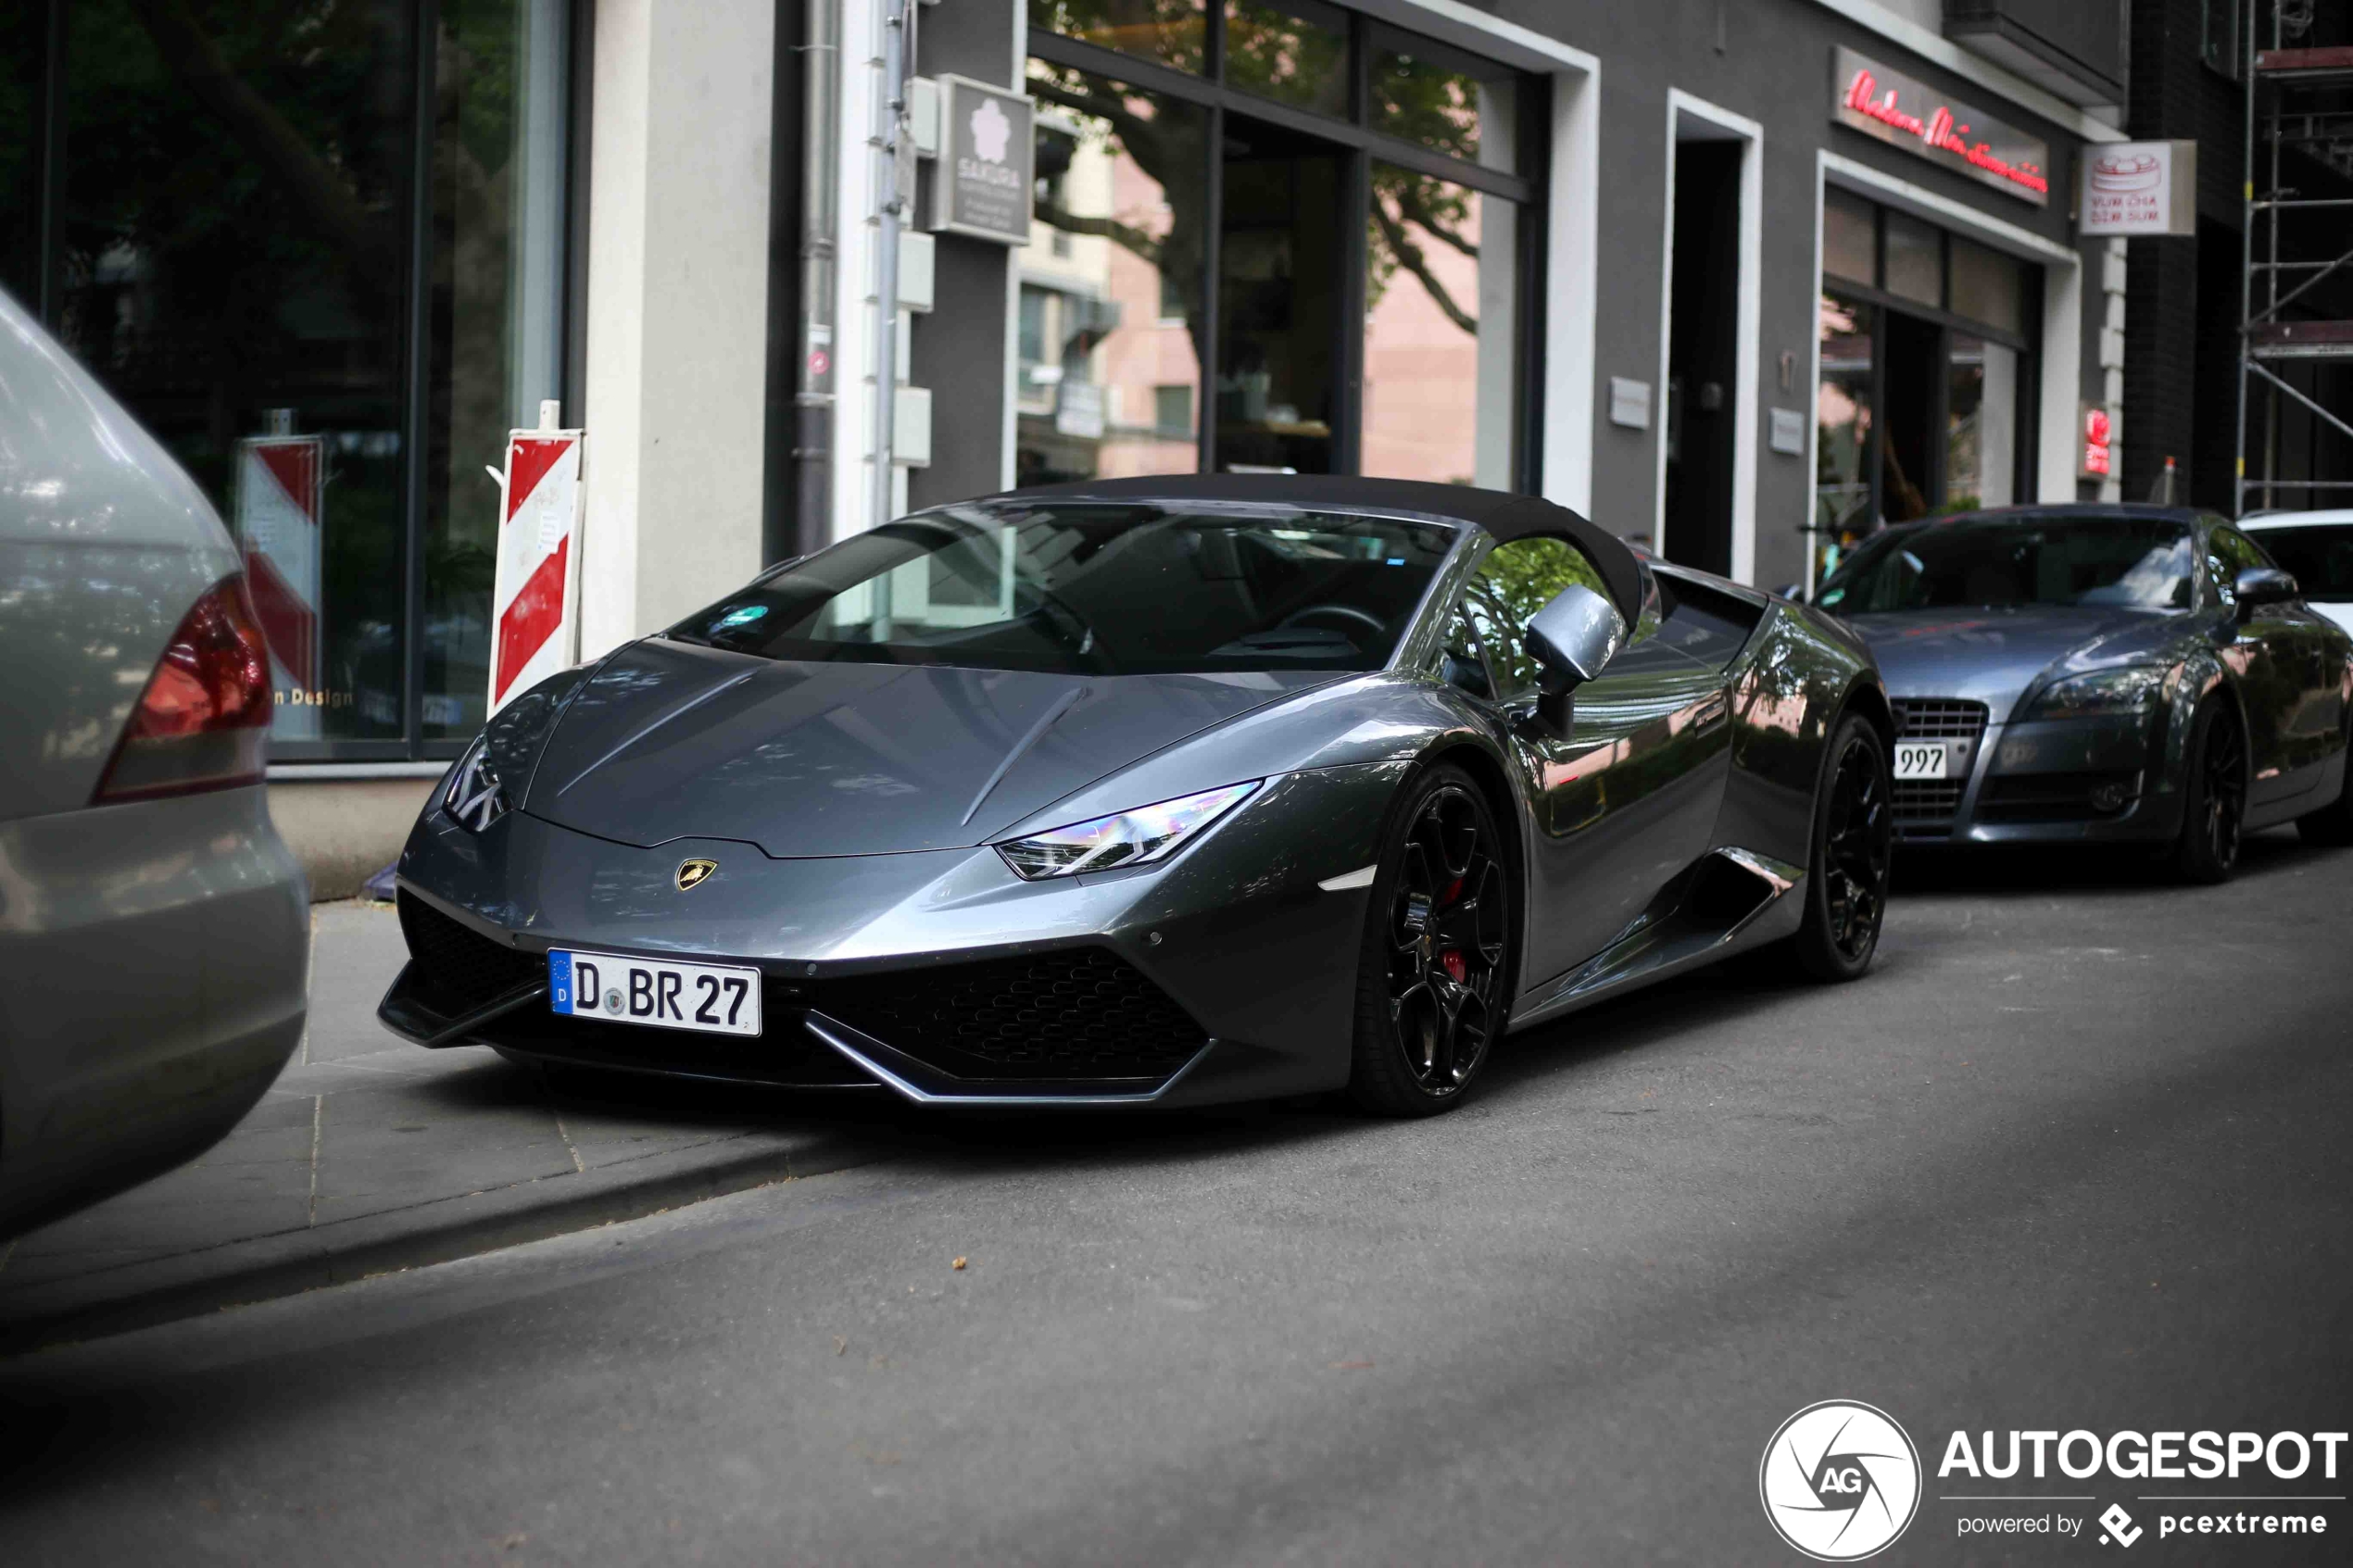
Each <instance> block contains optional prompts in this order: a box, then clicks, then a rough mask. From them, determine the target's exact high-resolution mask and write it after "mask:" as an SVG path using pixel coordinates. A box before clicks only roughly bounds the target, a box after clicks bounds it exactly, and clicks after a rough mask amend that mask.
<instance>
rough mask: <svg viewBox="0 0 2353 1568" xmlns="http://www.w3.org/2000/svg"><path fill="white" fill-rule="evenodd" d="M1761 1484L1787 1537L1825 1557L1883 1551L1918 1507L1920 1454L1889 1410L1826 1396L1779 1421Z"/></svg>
mask: <svg viewBox="0 0 2353 1568" xmlns="http://www.w3.org/2000/svg"><path fill="white" fill-rule="evenodd" d="M1756 1489H1757V1492H1758V1494H1759V1495H1760V1496H1761V1497H1762V1498H1763V1499H1764V1500H1765V1517H1766V1518H1768V1519H1769V1520H1771V1521H1772V1524H1773V1528H1774V1529H1775V1530H1776V1531H1778V1532H1779V1533H1780V1537H1781V1539H1783V1540H1785V1541H1787V1542H1788V1543H1789V1544H1790V1545H1791V1546H1793V1547H1795V1548H1796V1549H1798V1550H1799V1551H1802V1552H1804V1553H1805V1554H1806V1556H1808V1557H1810V1558H1813V1559H1815V1560H1816V1561H1817V1562H1856V1561H1857V1560H1859V1559H1861V1558H1866V1557H1869V1556H1870V1555H1871V1554H1872V1553H1874V1552H1877V1551H1881V1550H1883V1549H1886V1548H1887V1547H1888V1546H1890V1545H1892V1544H1893V1543H1894V1540H1895V1537H1898V1536H1900V1535H1902V1534H1903V1533H1904V1529H1905V1526H1906V1525H1908V1524H1911V1522H1912V1515H1913V1514H1914V1513H1915V1512H1918V1511H1919V1505H1920V1456H1919V1449H1915V1448H1913V1447H1912V1439H1911V1438H1910V1437H1908V1436H1906V1435H1905V1432H1904V1429H1903V1428H1902V1427H1901V1426H1898V1425H1896V1424H1895V1420H1894V1417H1893V1416H1891V1415H1889V1414H1888V1413H1887V1412H1886V1411H1881V1410H1876V1409H1874V1408H1872V1407H1871V1406H1869V1405H1864V1404H1857V1403H1856V1402H1855V1401H1854V1400H1852V1399H1825V1400H1823V1401H1822V1402H1821V1403H1820V1404H1818V1405H1808V1406H1806V1408H1805V1409H1804V1410H1802V1411H1798V1412H1797V1413H1796V1414H1795V1415H1793V1416H1791V1417H1790V1418H1789V1419H1788V1420H1787V1421H1784V1422H1782V1423H1781V1427H1780V1431H1778V1432H1776V1433H1774V1434H1773V1440H1772V1441H1771V1442H1769V1443H1768V1444H1766V1445H1765V1460H1764V1462H1763V1463H1762V1464H1760V1465H1758V1466H1757V1470H1756Z"/></svg>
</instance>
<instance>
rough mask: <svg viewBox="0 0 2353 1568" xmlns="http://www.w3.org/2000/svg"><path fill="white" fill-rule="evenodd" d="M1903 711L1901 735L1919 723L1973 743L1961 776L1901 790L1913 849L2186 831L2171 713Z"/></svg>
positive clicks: (1926, 701) (1900, 812)
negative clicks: (2012, 715) (2057, 716)
mask: <svg viewBox="0 0 2353 1568" xmlns="http://www.w3.org/2000/svg"><path fill="white" fill-rule="evenodd" d="M1896 706H1897V708H1898V709H1899V712H1900V713H1902V714H1904V715H1905V717H1901V718H1899V720H1898V729H1899V731H1901V732H1903V733H1902V734H1899V736H1898V738H1899V739H1901V738H1910V736H1911V734H1912V733H1913V730H1912V727H1913V725H1915V724H1916V723H1917V724H1919V725H1921V727H1922V728H1923V729H1928V730H1929V733H1932V734H1938V735H1941V736H1944V738H1947V739H1949V740H1953V741H1956V742H1957V743H1958V744H1959V745H1961V746H1963V747H1965V751H1964V753H1963V756H1964V758H1965V760H1964V761H1963V762H1962V764H1961V771H1960V772H1959V773H1958V775H1957V777H1954V778H1950V779H1947V780H1944V781H1942V782H1941V783H1933V782H1931V783H1925V784H1908V785H1907V784H1898V785H1897V786H1896V792H1895V807H1896V831H1897V834H1898V835H1899V836H1900V837H1902V838H1903V839H1904V841H1905V842H1906V843H1912V844H2083V845H2099V844H2147V843H2155V842H2163V841H2170V840H2171V839H2172V838H2174V837H2175V836H2176V835H2178V834H2180V832H2181V827H2182V795H2181V788H2180V782H2179V779H2178V777H2177V776H2176V775H2177V772H2178V770H2176V769H2174V768H2172V767H2171V766H2169V763H2168V754H2167V749H2166V746H2165V721H2164V720H2163V719H2162V718H2161V717H2160V718H2158V719H2156V720H2154V721H2152V720H2148V719H2143V718H2139V717H2134V716H2120V717H2116V718H2098V719H2065V720H2038V721H2024V722H2007V721H1992V722H1988V721H1986V719H1985V718H1984V714H1985V709H1984V707H1983V705H1982V704H1973V703H1971V704H1964V703H1960V702H1957V701H1950V700H1946V699H1939V698H1921V697H1912V698H1907V699H1906V698H1899V699H1898V700H1897V704H1896ZM1963 709H1975V710H1976V711H1975V713H1974V714H1969V713H1966V712H1963V711H1961V710H1963ZM1915 714H1917V715H1919V716H1920V717H1919V718H1918V719H1915V718H1914V717H1912V715H1915ZM1931 715H1933V716H1934V717H1933V718H1931V717H1930V716H1931ZM1931 725H1934V726H1935V727H1934V728H1932V729H1930V728H1929V726H1931Z"/></svg>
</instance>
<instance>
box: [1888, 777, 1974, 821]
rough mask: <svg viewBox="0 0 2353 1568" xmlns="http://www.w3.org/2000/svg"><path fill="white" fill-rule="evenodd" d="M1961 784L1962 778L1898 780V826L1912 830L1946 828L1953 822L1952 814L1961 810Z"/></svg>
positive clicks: (1896, 795) (1896, 783)
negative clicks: (1932, 824)
mask: <svg viewBox="0 0 2353 1568" xmlns="http://www.w3.org/2000/svg"><path fill="white" fill-rule="evenodd" d="M1961 782H1962V781H1960V780H1959V779H1897V780H1896V781H1895V822H1896V825H1897V826H1899V827H1903V828H1910V827H1912V826H1914V825H1915V824H1918V825H1920V826H1926V825H1929V824H1931V823H1934V824H1938V825H1943V824H1944V823H1947V822H1951V821H1952V818H1953V813H1954V812H1956V811H1957V810H1959V809H1961Z"/></svg>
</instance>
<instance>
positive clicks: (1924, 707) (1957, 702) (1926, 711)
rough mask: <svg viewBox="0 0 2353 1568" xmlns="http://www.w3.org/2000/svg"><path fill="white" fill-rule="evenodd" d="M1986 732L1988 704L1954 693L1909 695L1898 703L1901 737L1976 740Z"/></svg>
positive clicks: (1898, 732)
mask: <svg viewBox="0 0 2353 1568" xmlns="http://www.w3.org/2000/svg"><path fill="white" fill-rule="evenodd" d="M1984 733H1985V705H1984V704H1983V703H1982V702H1964V701H1962V700H1961V699H1960V698H1958V697H1950V696H1909V697H1906V698H1904V699H1903V700H1901V701H1899V702H1897V703H1896V704H1895V736H1896V738H1897V739H1898V740H1975V739H1976V738H1977V737H1978V736H1980V735H1982V734H1984Z"/></svg>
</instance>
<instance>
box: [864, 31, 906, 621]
mask: <svg viewBox="0 0 2353 1568" xmlns="http://www.w3.org/2000/svg"><path fill="white" fill-rule="evenodd" d="M882 3H883V75H882V91H881V93H880V94H878V96H877V98H876V100H875V139H874V145H875V359H874V365H875V478H874V503H873V511H872V514H871V518H870V522H869V526H877V525H880V524H882V523H885V522H888V521H890V517H891V499H892V494H891V493H892V490H893V486H892V484H891V475H892V462H891V458H892V452H893V447H894V437H895V435H896V433H897V431H896V428H895V427H896V424H897V420H898V413H899V229H900V219H901V218H902V217H903V216H904V213H905V210H906V193H907V189H908V186H909V185H910V183H912V182H910V181H909V180H907V179H906V178H905V175H906V174H907V173H908V172H909V171H908V170H905V169H902V168H901V167H900V166H901V164H902V163H903V162H905V161H907V160H906V159H905V158H904V157H903V155H904V153H905V152H906V151H907V150H908V149H909V147H910V143H909V142H908V139H907V60H908V56H910V55H911V54H912V44H913V39H912V37H911V36H910V34H911V33H912V31H914V18H913V16H912V13H911V11H910V6H909V0H882ZM888 615H889V611H888V608H887V602H886V608H883V610H882V611H881V614H880V616H879V617H878V619H879V620H880V621H882V622H883V625H884V633H883V634H885V635H887V622H888Z"/></svg>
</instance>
